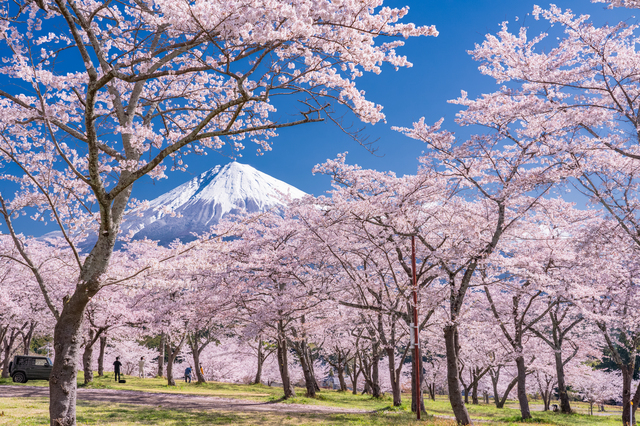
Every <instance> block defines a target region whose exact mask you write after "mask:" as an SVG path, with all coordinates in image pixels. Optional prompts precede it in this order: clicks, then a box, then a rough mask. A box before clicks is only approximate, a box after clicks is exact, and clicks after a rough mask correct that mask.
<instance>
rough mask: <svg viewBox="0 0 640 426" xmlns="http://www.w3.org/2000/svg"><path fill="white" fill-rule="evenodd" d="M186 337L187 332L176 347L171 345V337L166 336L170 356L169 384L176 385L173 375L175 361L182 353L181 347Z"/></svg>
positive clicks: (168, 364) (168, 365)
mask: <svg viewBox="0 0 640 426" xmlns="http://www.w3.org/2000/svg"><path fill="white" fill-rule="evenodd" d="M185 339H186V334H185V335H184V336H182V339H181V340H180V343H178V345H177V346H176V347H175V348H173V347H172V346H171V338H170V337H169V336H166V338H165V341H166V344H167V345H166V351H167V354H168V356H169V360H168V362H167V385H168V386H175V385H176V381H175V379H174V377H173V363H174V362H175V360H176V357H177V356H178V354H179V353H180V349H182V345H183V344H184V341H185Z"/></svg>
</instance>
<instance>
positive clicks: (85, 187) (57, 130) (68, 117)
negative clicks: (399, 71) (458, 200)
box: [0, 0, 437, 425]
mask: <svg viewBox="0 0 640 426" xmlns="http://www.w3.org/2000/svg"><path fill="white" fill-rule="evenodd" d="M381 6H382V1H381V0H380V1H374V2H372V3H370V4H368V5H367V6H366V7H362V5H361V4H360V3H357V2H356V3H351V2H347V3H341V4H339V5H338V4H335V3H333V2H331V1H327V0H325V1H321V2H311V1H303V2H296V3H288V2H280V1H275V0H271V1H254V2H248V3H247V2H239V1H235V0H219V1H215V2H204V3H197V4H187V3H180V2H178V3H176V2H172V1H161V2H146V1H143V2H127V3H125V4H123V5H121V4H118V5H116V4H113V3H109V2H91V1H81V2H66V1H64V0H59V1H58V0H56V1H49V0H42V1H40V0H38V1H37V2H31V1H19V2H16V3H6V4H4V5H3V6H2V8H1V9H0V16H2V21H1V22H2V24H1V25H0V31H1V32H2V35H3V37H2V40H3V41H2V43H3V44H2V45H3V52H5V53H3V59H4V62H3V66H2V68H0V72H1V73H2V75H3V76H5V78H6V79H8V80H9V81H10V82H11V83H10V84H8V85H6V86H5V88H8V87H12V88H14V89H6V90H5V89H3V90H2V91H0V97H1V98H2V102H1V104H0V108H2V113H1V114H0V117H2V120H1V122H0V132H1V134H2V138H1V142H0V144H1V146H0V155H1V157H0V158H1V161H2V163H3V164H7V163H12V164H14V165H15V167H11V168H5V169H3V170H5V172H4V173H5V174H4V175H3V176H2V178H4V179H9V180H12V181H14V182H16V183H17V184H18V185H19V191H18V194H17V195H16V196H15V197H11V198H9V195H8V194H6V193H5V194H3V195H2V197H3V198H2V200H3V202H2V204H3V209H4V212H5V213H8V214H5V217H4V218H5V221H7V222H8V221H9V220H10V217H11V215H12V214H13V213H14V212H18V211H20V210H22V209H24V208H25V207H27V206H33V207H36V209H37V213H36V214H35V215H34V219H39V218H40V217H43V218H45V219H46V220H47V221H51V222H53V223H55V224H56V225H57V226H58V227H59V229H60V232H61V233H62V236H63V238H64V239H65V240H66V241H67V243H68V244H69V247H70V249H71V250H72V251H73V252H74V257H75V259H74V260H75V263H76V264H77V267H78V270H79V274H78V277H77V280H76V284H77V285H76V286H75V290H72V291H70V292H69V294H68V298H67V299H68V300H67V302H66V303H65V304H64V309H61V310H60V311H59V312H57V311H56V312H55V313H54V315H55V316H56V320H57V322H56V328H55V333H54V340H55V345H56V353H57V354H58V357H56V359H55V361H54V368H53V372H52V377H53V380H51V381H50V389H51V390H50V394H51V403H50V417H51V424H52V425H54V424H56V423H58V424H64V425H73V424H75V420H74V419H75V395H76V394H75V378H76V368H75V359H77V357H76V354H77V352H78V350H79V344H78V343H76V342H79V339H78V333H79V330H80V329H81V323H82V318H83V315H84V309H85V307H86V305H87V303H88V302H89V300H90V298H91V297H93V296H94V295H95V294H97V292H98V291H100V289H101V288H102V287H103V286H104V285H105V284H106V283H105V281H104V276H105V273H106V271H107V269H108V267H109V264H110V262H111V257H112V256H111V254H112V252H113V248H114V246H115V244H116V240H117V238H118V234H119V230H120V224H121V222H122V218H123V216H124V214H125V211H126V209H127V206H128V205H129V203H130V195H131V191H132V185H133V184H134V183H135V182H136V181H137V180H139V179H140V178H142V177H143V176H146V175H149V176H151V177H152V178H154V179H158V178H162V177H164V170H165V167H166V166H164V165H162V164H161V163H163V161H164V160H167V159H168V160H170V161H173V167H175V168H178V169H184V168H186V164H185V160H184V158H183V157H184V156H185V155H187V154H189V153H198V154H201V153H203V152H205V151H206V150H208V149H214V150H215V149H220V148H221V147H222V146H223V144H224V143H230V145H231V148H232V149H241V148H242V147H243V145H242V141H243V140H245V139H247V138H249V139H251V140H254V141H257V143H258V152H259V153H262V152H264V151H267V150H269V147H270V145H269V141H268V140H269V138H271V137H273V136H275V134H276V133H275V132H276V131H277V129H280V128H284V127H288V126H294V125H299V124H305V123H311V122H315V121H319V120H322V119H323V117H324V116H325V115H326V114H327V113H328V112H329V111H330V110H329V108H328V107H329V105H331V104H338V105H341V106H343V107H345V108H346V109H348V110H350V111H352V112H353V113H354V114H355V115H356V116H357V117H359V118H360V119H362V120H363V121H365V122H369V123H375V122H377V121H379V120H381V119H383V118H384V115H383V114H382V112H381V106H379V105H376V104H374V103H372V102H370V101H368V100H366V99H365V98H364V96H363V94H362V92H361V91H359V90H358V89H357V88H356V86H355V84H354V83H353V81H352V80H353V79H354V78H357V77H359V76H361V75H362V74H363V73H364V72H376V73H377V72H380V69H381V66H382V64H383V63H389V64H391V65H393V66H395V67H402V66H409V65H410V63H409V62H408V61H407V59H406V58H405V57H403V56H400V55H398V54H397V53H396V48H397V47H399V46H401V45H402V44H403V42H402V41H399V40H390V41H388V42H383V43H376V38H378V37H380V36H389V37H394V38H395V37H398V36H402V37H413V36H420V35H436V34H437V32H436V31H435V29H434V28H433V27H417V26H415V25H414V24H405V23H400V22H399V21H400V19H402V18H403V17H404V16H405V15H406V13H407V11H408V9H407V8H403V9H393V8H389V7H381ZM51 28H56V32H55V33H54V32H51ZM281 95H292V96H291V99H292V100H295V101H301V102H300V103H297V104H299V105H304V107H303V108H304V109H302V110H299V115H298V117H297V118H294V119H292V120H291V121H285V120H283V119H282V118H281V117H279V116H277V115H276V108H275V106H274V105H273V104H272V99H275V98H276V97H278V98H281V97H282V96H281ZM284 103H285V104H286V102H284ZM295 103H296V102H292V104H295ZM291 108H292V107H291V106H289V105H285V109H287V110H289V111H291ZM294 108H295V107H294ZM13 170H19V172H18V173H17V174H10V171H13ZM10 232H12V233H14V230H13V227H11V228H10ZM88 235H91V236H92V238H93V239H92V241H95V243H94V244H92V247H90V249H89V250H88V251H87V252H86V255H85V254H81V253H80V252H79V250H78V247H77V243H78V242H79V241H80V240H82V239H84V238H85V237H87V236H88ZM21 255H23V257H24V253H21ZM25 261H26V259H25Z"/></svg>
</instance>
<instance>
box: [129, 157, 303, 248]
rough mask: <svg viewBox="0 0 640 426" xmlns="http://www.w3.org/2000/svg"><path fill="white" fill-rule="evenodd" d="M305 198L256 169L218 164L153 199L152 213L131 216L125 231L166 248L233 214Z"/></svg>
mask: <svg viewBox="0 0 640 426" xmlns="http://www.w3.org/2000/svg"><path fill="white" fill-rule="evenodd" d="M304 195H305V193H304V192H302V191H300V190H299V189H297V188H295V187H293V186H291V185H288V184H286V183H284V182H282V181H281V180H278V179H275V178H273V177H271V176H269V175H267V174H264V173H262V172H259V171H258V170H256V169H254V168H253V167H251V166H248V165H246V164H240V163H237V162H233V163H230V164H227V165H226V166H224V167H220V166H216V167H214V168H213V169H211V170H209V171H206V172H204V173H202V174H201V175H200V176H198V177H196V178H194V179H192V180H190V181H189V182H187V183H185V184H183V185H180V186H178V187H177V188H175V189H173V190H172V191H169V192H167V193H165V194H163V195H161V196H160V197H158V198H156V199H154V200H152V201H150V203H149V205H148V207H147V208H146V209H144V210H141V211H137V212H136V214H129V215H127V217H126V220H125V222H124V223H123V224H122V231H123V232H124V233H128V232H133V233H134V239H140V238H145V237H146V238H149V239H152V240H159V241H160V242H161V243H163V244H166V243H169V242H171V241H173V240H175V239H176V238H179V239H181V240H182V241H190V240H193V239H194V237H193V236H192V235H191V233H193V232H195V233H198V234H199V233H202V232H205V231H208V230H209V228H211V226H212V225H215V224H217V223H218V222H219V221H220V219H221V218H222V217H224V216H226V215H228V214H235V213H239V212H241V211H247V212H250V213H253V212H257V211H265V210H267V209H270V208H272V207H275V206H283V205H284V204H285V203H286V199H287V198H291V199H296V198H301V197H303V196H304ZM172 212H173V213H174V214H172Z"/></svg>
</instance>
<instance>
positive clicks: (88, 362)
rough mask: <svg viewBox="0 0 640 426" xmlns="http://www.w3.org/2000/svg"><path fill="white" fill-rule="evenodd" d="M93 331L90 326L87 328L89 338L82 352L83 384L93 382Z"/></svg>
mask: <svg viewBox="0 0 640 426" xmlns="http://www.w3.org/2000/svg"><path fill="white" fill-rule="evenodd" d="M94 337H95V332H94V331H93V329H92V328H89V340H88V341H87V342H86V343H85V345H84V352H83V353H82V369H83V370H84V384H85V385H86V384H89V383H91V382H93V368H92V367H93V365H92V361H93V342H94Z"/></svg>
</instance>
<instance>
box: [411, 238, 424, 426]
mask: <svg viewBox="0 0 640 426" xmlns="http://www.w3.org/2000/svg"><path fill="white" fill-rule="evenodd" d="M411 269H412V271H413V344H414V347H413V365H414V368H415V374H414V376H415V378H416V383H415V387H416V414H417V419H418V420H420V411H421V404H420V402H421V401H422V389H420V383H422V380H420V373H421V372H420V339H419V333H418V273H417V272H416V237H415V235H412V236H411Z"/></svg>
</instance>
